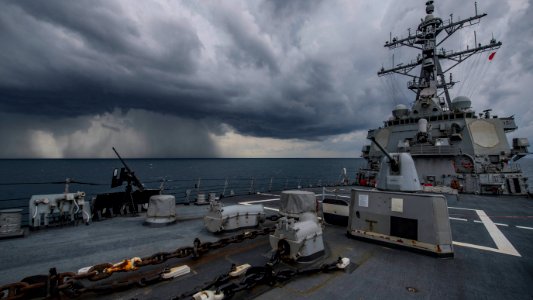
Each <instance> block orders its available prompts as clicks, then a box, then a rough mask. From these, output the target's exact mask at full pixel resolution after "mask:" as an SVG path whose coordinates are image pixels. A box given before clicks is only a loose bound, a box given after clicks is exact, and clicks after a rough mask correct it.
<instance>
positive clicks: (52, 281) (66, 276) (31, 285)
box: [0, 227, 275, 300]
mask: <svg viewBox="0 0 533 300" xmlns="http://www.w3.org/2000/svg"><path fill="white" fill-rule="evenodd" d="M274 230H275V227H265V228H263V229H259V230H254V231H247V232H243V233H240V234H237V235H234V236H230V237H226V238H221V239H219V240H217V241H215V242H205V243H202V242H201V241H200V239H198V238H196V239H195V240H194V242H193V246H186V247H181V248H178V249H176V250H175V251H173V252H158V253H155V254H153V255H151V256H147V257H143V258H134V259H131V260H124V261H122V262H120V263H118V264H114V265H113V264H111V263H102V264H98V265H94V266H92V267H90V268H89V269H88V270H87V271H86V272H85V273H74V272H64V273H57V272H56V270H55V268H52V269H50V272H49V275H35V276H31V277H26V278H24V279H22V280H21V281H20V282H16V283H11V284H6V285H3V286H0V299H8V300H15V299H31V298H36V297H47V296H59V294H60V293H63V294H64V295H66V296H67V297H71V298H72V297H78V296H80V295H81V294H83V293H86V292H96V293H102V292H106V291H115V290H121V289H126V288H129V287H131V286H134V285H137V286H144V285H147V284H151V283H152V282H157V281H161V273H162V271H158V272H157V273H156V274H152V275H151V276H149V277H146V276H145V277H142V278H137V279H136V280H125V281H119V282H116V281H114V282H112V284H107V285H101V286H93V287H89V288H87V287H85V286H84V285H83V284H82V283H81V280H89V281H99V280H103V279H106V278H109V277H110V276H111V275H113V274H114V273H116V272H126V271H133V270H137V269H139V268H141V267H144V266H148V265H158V264H162V263H164V262H166V261H167V260H169V259H174V258H186V257H193V258H195V259H198V258H200V257H201V256H202V255H204V254H206V253H208V252H209V251H211V250H216V249H220V248H224V247H226V246H228V245H230V244H235V243H241V242H244V241H245V240H248V239H254V238H256V237H258V236H263V235H268V234H270V233H272V232H274Z"/></svg>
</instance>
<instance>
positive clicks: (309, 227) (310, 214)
mask: <svg viewBox="0 0 533 300" xmlns="http://www.w3.org/2000/svg"><path fill="white" fill-rule="evenodd" d="M316 203H317V201H316V195H315V193H313V192H308V191H297V190H292V191H283V192H282V193H281V196H280V209H279V214H280V215H282V216H284V217H282V218H280V219H279V220H278V222H277V224H276V230H275V231H274V233H273V234H271V235H270V237H269V240H270V246H271V247H272V249H273V250H277V251H279V252H280V253H281V255H282V256H284V257H285V258H288V259H291V260H295V261H311V260H314V259H316V258H318V257H320V256H322V255H324V241H323V239H322V226H321V224H320V223H319V222H318V218H317V215H316V214H317V210H316Z"/></svg>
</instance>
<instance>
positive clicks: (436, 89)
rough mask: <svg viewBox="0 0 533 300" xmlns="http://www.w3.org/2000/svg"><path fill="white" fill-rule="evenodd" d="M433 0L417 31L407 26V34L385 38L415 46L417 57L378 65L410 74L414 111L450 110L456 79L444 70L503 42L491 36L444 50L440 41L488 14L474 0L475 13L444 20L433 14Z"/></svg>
mask: <svg viewBox="0 0 533 300" xmlns="http://www.w3.org/2000/svg"><path fill="white" fill-rule="evenodd" d="M433 2H434V1H427V2H426V14H427V15H426V17H425V18H424V19H422V20H421V22H420V24H419V25H418V27H417V30H416V32H414V33H411V30H410V29H409V30H408V36H407V37H404V38H398V37H392V33H391V35H390V36H391V37H390V40H389V41H386V42H385V45H384V46H385V47H387V48H389V49H395V48H398V47H402V46H407V47H411V48H415V49H418V50H420V51H421V54H419V55H418V57H417V58H416V59H414V60H412V61H411V62H409V63H408V64H398V65H396V66H394V65H393V66H392V68H390V69H385V68H381V70H380V71H379V72H378V76H384V75H389V74H393V73H396V74H401V75H405V76H409V77H411V78H412V80H411V81H409V82H408V84H407V85H408V88H409V89H410V90H411V91H413V92H414V93H415V94H416V97H415V103H414V105H413V111H416V112H423V111H427V112H429V113H441V112H443V111H449V110H450V109H451V107H452V102H451V99H450V94H449V89H451V88H452V87H453V86H454V84H455V83H456V81H453V78H452V75H451V73H450V76H449V77H448V79H446V77H445V74H446V73H447V72H448V71H450V70H451V69H452V68H454V67H455V66H457V65H458V64H460V63H461V62H463V61H464V60H466V59H467V58H469V57H470V56H472V55H473V54H475V53H481V52H484V51H490V50H496V49H498V48H500V46H501V45H502V43H501V42H500V41H498V42H497V41H496V40H495V39H494V38H492V39H491V41H490V42H489V43H488V44H485V45H482V44H481V43H477V39H476V40H475V44H476V45H475V46H474V47H473V48H469V47H467V49H465V50H461V51H447V50H445V49H444V48H442V47H441V48H440V49H439V46H441V44H442V43H443V42H444V41H446V40H447V39H448V38H449V37H450V36H452V35H453V34H454V33H455V32H456V31H458V30H459V29H462V28H465V27H468V26H472V25H475V24H478V23H479V22H480V21H481V20H480V19H481V18H483V17H485V16H486V15H487V14H486V13H482V14H478V12H477V2H475V5H474V7H475V15H474V16H472V17H469V18H466V19H464V20H457V21H454V20H453V14H452V15H450V18H449V19H448V20H446V21H443V20H442V19H441V18H439V17H435V16H433V12H434V11H435V7H434V5H433ZM441 60H449V61H451V62H452V63H451V66H450V67H448V68H447V69H445V70H443V68H442V65H441V63H440V61H441ZM417 66H420V74H419V75H418V76H416V75H413V74H412V73H414V72H412V71H413V70H414V69H415V68H416V67H417ZM417 108H419V109H417Z"/></svg>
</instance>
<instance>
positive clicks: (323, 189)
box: [322, 187, 326, 202]
mask: <svg viewBox="0 0 533 300" xmlns="http://www.w3.org/2000/svg"><path fill="white" fill-rule="evenodd" d="M325 198H326V187H322V202H324V199H325Z"/></svg>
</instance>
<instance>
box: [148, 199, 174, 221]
mask: <svg viewBox="0 0 533 300" xmlns="http://www.w3.org/2000/svg"><path fill="white" fill-rule="evenodd" d="M175 222H176V198H175V197H174V196H172V195H154V196H151V197H150V202H149V204H148V211H147V212H146V220H145V224H148V225H168V224H172V223H175Z"/></svg>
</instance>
